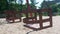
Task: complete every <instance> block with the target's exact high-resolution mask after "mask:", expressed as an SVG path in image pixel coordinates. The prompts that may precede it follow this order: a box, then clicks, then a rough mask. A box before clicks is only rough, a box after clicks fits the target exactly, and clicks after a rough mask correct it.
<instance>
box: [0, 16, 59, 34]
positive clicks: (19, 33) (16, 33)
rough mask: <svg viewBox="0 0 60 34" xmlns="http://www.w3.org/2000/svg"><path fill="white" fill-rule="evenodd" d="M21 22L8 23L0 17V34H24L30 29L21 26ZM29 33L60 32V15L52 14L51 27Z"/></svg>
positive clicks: (47, 33)
mask: <svg viewBox="0 0 60 34" xmlns="http://www.w3.org/2000/svg"><path fill="white" fill-rule="evenodd" d="M23 25H24V23H23V22H19V23H12V24H9V23H7V22H6V20H5V18H0V34H26V33H27V32H29V31H32V29H29V28H26V27H24V26H23ZM29 34H60V16H53V27H50V28H47V29H43V30H39V31H33V32H31V33H29Z"/></svg>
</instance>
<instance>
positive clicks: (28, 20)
mask: <svg viewBox="0 0 60 34" xmlns="http://www.w3.org/2000/svg"><path fill="white" fill-rule="evenodd" d="M26 2H27V7H28V8H27V11H25V12H23V13H25V14H26V18H24V19H23V22H24V23H26V24H36V23H39V26H40V27H39V28H34V27H30V26H27V25H24V26H25V27H28V28H30V29H33V30H41V29H45V28H48V27H52V9H51V8H44V9H32V10H31V9H30V6H29V1H28V0H26ZM42 12H48V15H49V18H48V19H42ZM28 13H30V14H31V13H38V14H39V20H37V14H35V16H34V17H32V15H31V17H28ZM45 22H50V25H48V26H45V27H43V23H45Z"/></svg>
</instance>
